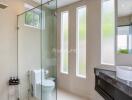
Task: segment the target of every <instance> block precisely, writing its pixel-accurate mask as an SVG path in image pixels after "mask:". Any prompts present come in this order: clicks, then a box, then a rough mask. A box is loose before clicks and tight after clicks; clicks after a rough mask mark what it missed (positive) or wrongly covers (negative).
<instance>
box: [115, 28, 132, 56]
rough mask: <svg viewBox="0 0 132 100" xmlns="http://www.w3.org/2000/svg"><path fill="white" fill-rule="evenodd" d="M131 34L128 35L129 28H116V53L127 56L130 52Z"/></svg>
mask: <svg viewBox="0 0 132 100" xmlns="http://www.w3.org/2000/svg"><path fill="white" fill-rule="evenodd" d="M131 40H132V38H131V34H130V26H120V27H118V35H117V50H118V53H123V54H128V53H129V52H131V50H132V48H131V45H130V46H129V44H131Z"/></svg>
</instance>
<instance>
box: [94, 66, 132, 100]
mask: <svg viewBox="0 0 132 100" xmlns="http://www.w3.org/2000/svg"><path fill="white" fill-rule="evenodd" d="M94 72H95V77H96V86H95V89H96V91H98V92H99V93H100V94H101V95H102V96H103V97H104V98H105V100H132V82H127V81H124V80H121V79H119V78H117V77H116V71H114V70H107V69H102V68H101V69H100V68H95V69H94ZM105 93H106V94H105ZM119 97H121V98H120V99H119ZM126 98H128V99H126Z"/></svg>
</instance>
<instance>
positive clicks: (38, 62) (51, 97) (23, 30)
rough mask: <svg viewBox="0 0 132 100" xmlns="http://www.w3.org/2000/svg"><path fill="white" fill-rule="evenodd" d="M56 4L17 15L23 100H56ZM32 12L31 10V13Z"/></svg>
mask: <svg viewBox="0 0 132 100" xmlns="http://www.w3.org/2000/svg"><path fill="white" fill-rule="evenodd" d="M56 4H57V3H56V0H51V1H47V2H46V3H43V2H42V1H41V4H40V5H39V6H37V7H35V8H32V9H29V8H28V6H29V7H31V5H28V4H26V7H27V8H25V9H27V11H26V12H24V13H22V14H20V15H18V77H19V79H20V85H19V93H18V94H19V99H20V100H57V84H56V80H57V77H56V76H57V71H56V69H57V68H56V7H57V6H56ZM28 9H29V10H28Z"/></svg>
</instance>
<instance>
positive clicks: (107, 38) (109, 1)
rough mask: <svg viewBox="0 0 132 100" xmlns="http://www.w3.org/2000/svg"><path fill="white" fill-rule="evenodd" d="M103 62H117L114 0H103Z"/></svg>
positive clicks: (111, 63)
mask: <svg viewBox="0 0 132 100" xmlns="http://www.w3.org/2000/svg"><path fill="white" fill-rule="evenodd" d="M102 1H103V2H102V34H101V64H109V65H114V63H115V59H114V58H115V11H114V9H115V8H114V0H102Z"/></svg>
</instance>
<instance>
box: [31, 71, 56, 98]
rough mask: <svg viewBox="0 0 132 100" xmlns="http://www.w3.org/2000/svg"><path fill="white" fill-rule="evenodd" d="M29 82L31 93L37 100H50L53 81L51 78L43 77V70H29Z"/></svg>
mask: <svg viewBox="0 0 132 100" xmlns="http://www.w3.org/2000/svg"><path fill="white" fill-rule="evenodd" d="M41 73H42V74H41ZM41 76H42V78H41ZM31 84H32V94H33V96H34V97H35V98H37V99H38V100H52V95H53V92H54V89H55V82H54V81H53V80H48V79H45V74H44V70H33V71H31ZM41 91H42V93H41ZM41 94H42V95H41ZM41 98H42V99H41Z"/></svg>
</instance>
